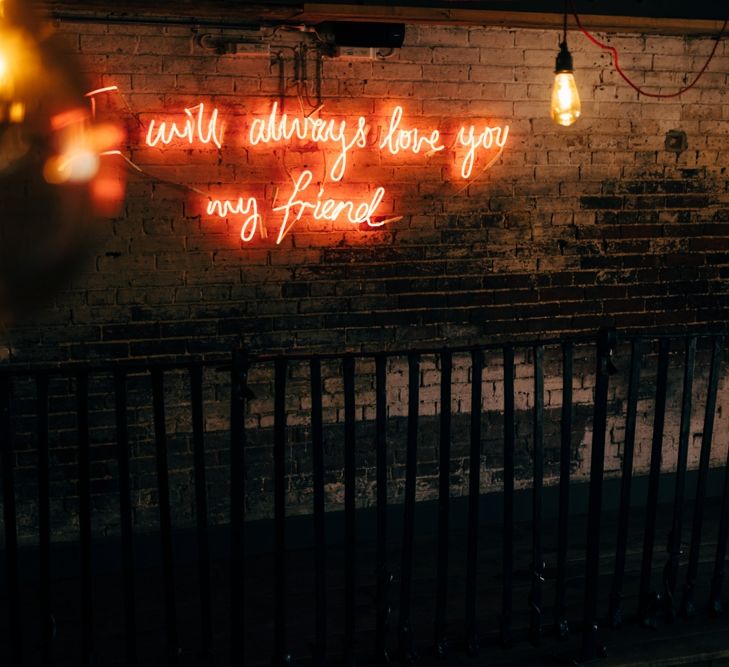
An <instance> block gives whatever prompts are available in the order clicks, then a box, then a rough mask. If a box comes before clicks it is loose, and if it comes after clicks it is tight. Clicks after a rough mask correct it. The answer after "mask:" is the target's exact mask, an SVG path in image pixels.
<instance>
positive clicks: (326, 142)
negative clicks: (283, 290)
mask: <svg viewBox="0 0 729 667" xmlns="http://www.w3.org/2000/svg"><path fill="white" fill-rule="evenodd" d="M321 110H322V107H321V106H320V107H318V108H317V109H315V110H314V111H313V112H311V113H309V114H308V115H304V114H303V113H302V114H300V115H289V114H288V113H284V112H283V111H282V109H281V108H280V107H279V103H278V102H274V103H273V104H272V105H271V107H270V109H269V111H268V112H267V113H265V114H263V115H260V116H257V117H255V118H253V120H251V121H250V122H249V123H248V127H247V131H246V132H245V133H243V134H242V135H241V136H242V137H243V139H241V140H239V142H240V144H242V145H243V146H245V145H246V141H247V145H248V146H251V147H264V148H268V149H269V151H274V150H275V149H276V148H283V149H286V148H290V147H292V144H295V143H297V144H299V146H300V148H301V150H316V151H321V152H323V153H324V155H325V159H324V170H323V172H322V177H320V178H319V179H315V175H314V171H313V169H312V168H310V167H309V166H307V165H303V167H302V168H301V170H300V171H299V173H298V174H292V173H290V172H289V171H288V169H287V173H289V176H290V177H291V181H292V187H291V191H290V193H289V194H288V196H287V197H286V198H285V200H284V202H283V203H279V204H278V205H277V202H276V199H277V195H278V190H277V191H276V197H274V202H273V203H272V204H271V205H270V207H269V210H270V213H271V214H273V215H274V216H278V220H277V222H275V223H274V224H276V225H277V227H278V234H277V236H276V243H277V244H280V243H281V242H282V241H283V239H284V238H285V237H286V235H287V234H288V233H289V232H290V231H291V230H292V229H293V228H294V226H295V225H296V224H297V223H298V222H299V221H301V220H302V219H304V218H308V219H310V220H314V221H328V222H332V223H333V222H337V221H339V222H345V223H351V224H353V225H359V226H366V227H371V228H376V227H380V226H382V225H384V224H386V223H387V222H391V221H392V220H394V219H399V218H393V217H392V216H390V217H387V216H385V215H382V214H379V215H378V209H379V208H380V206H381V205H382V203H383V200H384V199H385V196H386V190H385V187H384V186H382V185H374V184H373V185H371V186H369V187H368V188H367V191H366V192H364V193H360V194H359V195H356V196H350V195H349V194H347V196H344V197H341V198H335V197H333V196H331V193H330V191H329V187H328V185H327V184H328V183H329V184H330V185H332V186H338V185H340V184H341V183H342V182H343V181H344V180H345V177H346V176H347V173H348V171H349V170H350V164H351V160H350V157H351V156H352V155H353V153H355V151H362V150H367V149H369V150H375V151H379V162H380V163H382V164H384V163H385V162H386V161H387V159H388V158H390V159H391V158H393V157H397V156H400V157H402V156H405V155H411V156H420V157H422V158H424V159H430V158H433V157H435V156H439V155H443V154H445V153H446V152H452V153H453V155H454V159H455V160H456V162H457V163H460V176H461V178H463V179H465V180H467V181H468V180H469V179H471V178H472V174H473V171H474V167H475V166H476V164H477V162H478V161H479V160H480V159H481V158H483V159H484V160H485V161H486V164H485V166H482V167H480V168H481V172H483V171H485V170H486V169H488V168H490V167H491V166H492V165H493V164H494V163H495V162H496V160H497V159H498V158H499V157H500V155H501V154H502V152H503V150H504V147H505V145H506V142H507V139H508V136H509V126H508V125H503V126H494V127H492V126H489V125H483V126H477V125H469V126H466V125H461V126H460V127H459V128H458V129H457V130H456V129H455V128H453V127H450V126H449V127H448V128H446V132H445V133H442V131H441V129H440V128H428V129H423V128H421V127H416V126H408V123H407V122H406V119H405V112H404V110H403V107H402V106H399V105H398V106H395V107H394V108H393V110H392V112H391V113H390V114H389V115H385V116H383V117H380V118H379V119H370V120H369V122H368V118H366V117H365V116H362V115H359V116H354V117H347V118H339V119H335V118H322V117H321V115H320V112H321ZM181 115H182V116H183V117H182V120H171V119H165V120H159V119H156V118H154V119H152V120H150V122H149V125H148V127H147V131H146V136H145V144H146V145H147V146H148V147H150V148H154V147H159V148H160V149H164V147H166V146H170V147H172V146H178V147H179V146H182V147H184V146H188V147H193V146H194V145H196V144H197V145H200V146H203V147H204V146H207V147H210V148H217V149H218V150H222V149H223V147H224V143H223V129H224V126H223V124H222V123H221V118H220V111H219V110H218V109H217V108H213V109H212V110H208V109H207V108H206V106H205V104H204V103H203V102H200V103H199V104H197V105H196V106H193V107H190V108H185V109H183V113H182V114H181ZM377 121H378V122H377ZM373 126H376V128H377V130H376V132H375V131H373V129H372V128H373ZM447 136H451V137H452V140H451V141H450V142H448V141H447V140H446V137H447ZM229 141H230V140H229ZM464 149H465V153H464ZM332 153H333V154H334V156H335V158H334V160H333V162H332V163H331V165H329V166H327V163H326V155H328V154H332ZM481 164H483V163H481ZM477 175H478V174H477ZM467 185H468V183H467V184H466V186H467ZM466 186H464V187H466ZM338 189H339V190H340V191H341V188H338ZM195 191H196V192H198V190H195ZM205 214H206V215H207V217H209V218H217V219H229V218H233V217H236V218H240V219H241V228H240V238H241V240H242V241H243V242H245V243H249V242H251V241H252V240H253V239H254V237H255V236H256V232H259V233H260V235H261V237H263V238H265V237H266V236H267V235H266V229H265V221H264V215H263V214H262V213H261V203H260V200H259V198H258V197H256V196H252V195H251V194H248V195H246V196H239V195H237V194H236V195H234V196H233V197H231V198H229V199H222V198H214V197H212V196H210V197H208V201H207V206H206V208H205Z"/></svg>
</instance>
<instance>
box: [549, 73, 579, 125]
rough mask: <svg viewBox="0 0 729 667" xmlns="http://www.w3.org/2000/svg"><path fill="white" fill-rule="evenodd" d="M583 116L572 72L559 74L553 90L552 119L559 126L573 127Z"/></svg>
mask: <svg viewBox="0 0 729 667" xmlns="http://www.w3.org/2000/svg"><path fill="white" fill-rule="evenodd" d="M581 114H582V107H581V104H580V94H579V93H578V92H577V84H576V83H575V75H574V74H573V73H572V72H557V74H555V76H554V88H552V118H553V119H554V121H555V123H558V124H559V125H564V126H569V125H572V124H573V123H574V122H575V121H576V120H577V119H578V118H579V117H580V115H581Z"/></svg>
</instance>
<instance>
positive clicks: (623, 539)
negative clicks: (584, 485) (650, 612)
mask: <svg viewBox="0 0 729 667" xmlns="http://www.w3.org/2000/svg"><path fill="white" fill-rule="evenodd" d="M640 347H641V341H640V340H639V339H635V340H633V343H632V348H631V354H630V380H629V384H628V407H627V414H626V416H625V445H624V447H623V475H622V479H621V481H620V515H619V516H618V538H617V546H616V549H615V573H614V575H613V584H612V590H611V593H610V611H609V614H608V615H609V618H610V625H611V626H612V627H613V628H619V627H620V626H621V625H622V624H623V610H622V607H621V605H622V601H623V580H624V577H625V557H626V550H627V547H628V524H629V522H630V488H631V483H632V481H633V454H634V451H635V424H636V416H637V412H638V393H639V390H640V357H641V352H640Z"/></svg>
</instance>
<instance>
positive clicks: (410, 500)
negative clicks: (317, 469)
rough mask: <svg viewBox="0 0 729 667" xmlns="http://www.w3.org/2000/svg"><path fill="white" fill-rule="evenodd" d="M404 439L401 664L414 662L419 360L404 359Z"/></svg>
mask: <svg viewBox="0 0 729 667" xmlns="http://www.w3.org/2000/svg"><path fill="white" fill-rule="evenodd" d="M408 369H409V376H408V435H407V454H406V462H405V513H404V518H403V545H402V567H401V576H402V579H401V582H400V618H399V623H398V635H399V642H400V654H401V659H402V661H403V662H404V663H406V664H410V663H412V662H414V661H415V660H416V658H417V654H416V652H415V644H414V640H413V630H412V624H411V618H410V590H411V588H412V578H413V533H414V530H415V482H416V478H417V472H418V471H417V462H418V413H419V408H420V356H419V355H418V354H417V353H415V352H412V353H410V354H409V355H408Z"/></svg>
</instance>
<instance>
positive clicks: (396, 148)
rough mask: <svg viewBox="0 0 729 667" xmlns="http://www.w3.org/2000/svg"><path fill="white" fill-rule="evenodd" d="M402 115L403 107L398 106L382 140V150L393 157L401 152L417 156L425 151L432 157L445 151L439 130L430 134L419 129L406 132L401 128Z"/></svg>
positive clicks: (380, 146)
mask: <svg viewBox="0 0 729 667" xmlns="http://www.w3.org/2000/svg"><path fill="white" fill-rule="evenodd" d="M402 114H403V111H402V107H401V106H396V107H395V109H394V110H393V112H392V115H391V116H390V122H389V123H388V126H387V129H386V131H385V133H384V135H383V137H382V139H381V140H380V145H379V148H380V150H383V151H388V152H389V153H390V154H392V155H397V154H398V153H400V152H410V153H414V154H415V155H417V154H418V153H420V152H421V151H423V149H425V153H426V154H430V155H432V154H434V153H439V152H440V151H442V150H445V146H444V145H443V144H441V143H440V131H439V130H432V131H431V132H430V133H429V134H428V132H427V131H426V132H423V130H419V129H418V128H413V129H410V130H405V129H403V128H401V127H400V123H401V122H402Z"/></svg>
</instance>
